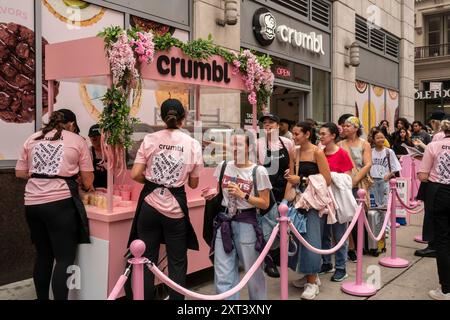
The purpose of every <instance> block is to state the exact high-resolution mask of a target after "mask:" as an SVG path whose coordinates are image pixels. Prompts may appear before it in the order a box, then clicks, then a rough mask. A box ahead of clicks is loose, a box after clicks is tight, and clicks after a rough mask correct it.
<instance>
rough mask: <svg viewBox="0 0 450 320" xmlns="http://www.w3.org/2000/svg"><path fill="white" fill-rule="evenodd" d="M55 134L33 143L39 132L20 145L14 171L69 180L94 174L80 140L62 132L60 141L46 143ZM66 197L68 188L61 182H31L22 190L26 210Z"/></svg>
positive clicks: (50, 133) (51, 133)
mask: <svg viewBox="0 0 450 320" xmlns="http://www.w3.org/2000/svg"><path fill="white" fill-rule="evenodd" d="M55 133H56V130H53V131H50V132H49V133H47V135H46V136H45V138H44V139H42V140H35V138H37V137H39V136H40V135H41V134H42V132H41V131H39V132H36V133H34V134H33V135H31V136H30V137H29V138H28V139H27V140H26V141H25V143H24V145H23V149H22V152H21V154H20V158H19V160H18V161H17V164H16V170H26V171H28V172H29V173H30V174H31V173H36V174H45V175H50V176H56V175H57V176H62V177H71V176H73V175H76V174H78V173H79V172H80V171H94V167H93V165H92V159H91V155H90V152H89V148H88V145H87V143H86V141H85V140H84V139H83V138H82V137H80V136H79V135H77V134H75V133H72V132H70V131H66V130H63V131H62V134H61V139H59V140H56V141H50V140H46V139H48V138H51V137H53V136H54V134H55ZM70 197H71V195H70V191H69V187H68V186H67V183H66V182H65V181H64V180H62V179H34V178H31V179H29V180H28V183H27V185H26V187H25V205H26V206H28V205H36V204H43V203H48V202H54V201H59V200H64V199H67V198H70Z"/></svg>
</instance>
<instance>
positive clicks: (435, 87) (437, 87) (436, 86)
mask: <svg viewBox="0 0 450 320" xmlns="http://www.w3.org/2000/svg"><path fill="white" fill-rule="evenodd" d="M441 89H442V82H430V91H441Z"/></svg>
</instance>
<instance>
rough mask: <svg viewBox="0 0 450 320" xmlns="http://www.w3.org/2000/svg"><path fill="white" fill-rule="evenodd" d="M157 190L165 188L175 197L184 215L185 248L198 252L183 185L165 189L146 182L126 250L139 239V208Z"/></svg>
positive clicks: (162, 241)
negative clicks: (185, 230)
mask: <svg viewBox="0 0 450 320" xmlns="http://www.w3.org/2000/svg"><path fill="white" fill-rule="evenodd" d="M157 188H165V189H167V190H169V191H170V193H171V194H172V195H173V196H174V197H175V199H176V200H177V201H178V204H179V206H180V207H181V211H183V213H184V219H186V220H187V221H186V222H187V224H186V225H187V237H186V240H187V248H188V249H191V250H196V251H198V250H199V245H198V240H197V236H196V234H195V231H194V228H193V227H192V224H191V221H190V219H189V209H188V205H187V197H186V191H185V188H184V185H183V186H182V187H178V188H166V187H164V186H161V185H159V184H156V183H153V182H150V181H148V180H146V182H145V185H144V188H143V189H142V191H141V194H140V195H139V200H138V203H137V207H136V214H135V215H134V219H133V224H132V226H131V231H130V237H129V240H128V246H127V247H128V248H129V247H130V244H131V242H133V241H134V240H136V239H139V237H138V233H137V221H138V219H139V215H140V213H141V207H142V203H143V201H144V199H145V198H146V197H147V196H148V195H149V194H150V193H152V192H153V191H154V190H155V189H157ZM161 243H164V240H163V239H162V240H161Z"/></svg>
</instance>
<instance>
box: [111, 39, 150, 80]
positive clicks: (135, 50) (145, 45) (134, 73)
mask: <svg viewBox="0 0 450 320" xmlns="http://www.w3.org/2000/svg"><path fill="white" fill-rule="evenodd" d="M137 36H138V38H137V39H129V37H128V36H127V34H126V32H125V31H124V32H122V34H121V35H120V36H119V37H118V39H117V41H116V42H115V43H113V44H112V45H111V48H110V49H109V50H108V56H109V62H110V65H111V72H112V75H113V82H114V83H117V82H119V81H121V79H122V78H123V76H124V75H125V74H126V72H127V70H128V71H129V72H130V73H131V77H132V79H135V80H136V79H139V77H140V75H139V71H138V70H137V68H136V57H137V59H138V61H139V62H146V63H151V62H152V61H153V56H154V55H155V44H154V43H153V34H151V33H147V32H137ZM135 54H136V56H135Z"/></svg>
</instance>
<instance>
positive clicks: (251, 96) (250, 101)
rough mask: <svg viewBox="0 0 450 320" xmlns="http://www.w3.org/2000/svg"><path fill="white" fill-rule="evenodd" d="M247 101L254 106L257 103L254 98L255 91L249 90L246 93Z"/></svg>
mask: <svg viewBox="0 0 450 320" xmlns="http://www.w3.org/2000/svg"><path fill="white" fill-rule="evenodd" d="M248 102H249V103H250V104H251V105H252V106H255V105H256V103H257V99H256V93H255V91H252V92H250V94H249V95H248Z"/></svg>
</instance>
